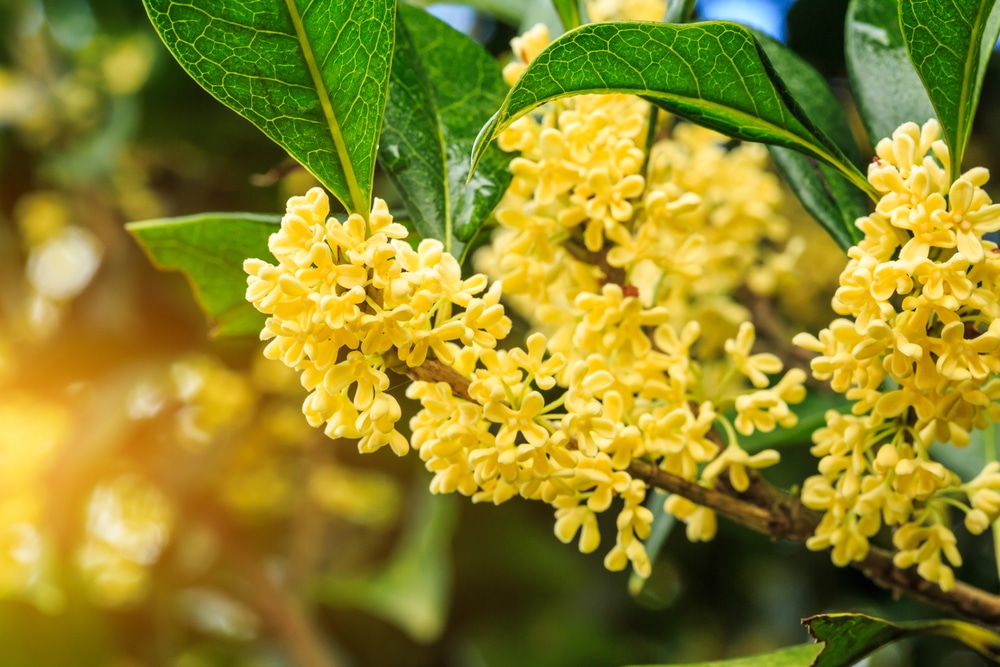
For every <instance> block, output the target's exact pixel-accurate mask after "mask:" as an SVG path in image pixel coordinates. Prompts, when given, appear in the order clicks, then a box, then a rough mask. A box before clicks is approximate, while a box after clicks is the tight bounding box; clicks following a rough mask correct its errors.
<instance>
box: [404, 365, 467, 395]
mask: <svg viewBox="0 0 1000 667" xmlns="http://www.w3.org/2000/svg"><path fill="white" fill-rule="evenodd" d="M406 375H407V376H408V377H409V378H410V379H411V380H419V381H423V382H447V383H448V384H450V385H451V390H452V391H453V392H455V395H456V396H461V397H462V398H464V399H465V400H467V401H471V400H472V397H470V396H469V384H470V383H469V379H468V378H467V377H465V376H464V375H462V374H461V373H459V372H458V371H456V370H455V369H453V368H450V367H448V366H445V365H444V364H442V363H441V362H440V361H438V360H437V359H427V360H426V361H424V363H422V364H420V365H419V366H414V367H413V368H407V369H406Z"/></svg>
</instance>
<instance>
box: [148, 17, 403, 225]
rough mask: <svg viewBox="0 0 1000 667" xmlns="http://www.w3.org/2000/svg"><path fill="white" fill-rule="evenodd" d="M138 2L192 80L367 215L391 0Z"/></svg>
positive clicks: (386, 67) (384, 79)
mask: <svg viewBox="0 0 1000 667" xmlns="http://www.w3.org/2000/svg"><path fill="white" fill-rule="evenodd" d="M144 2H145V4H146V10H147V11H148V13H149V17H150V19H151V20H152V22H153V25H154V26H155V28H156V30H157V32H159V34H160V37H161V38H162V39H163V41H164V42H165V43H166V45H167V48H168V49H170V51H171V53H173V54H174V56H175V57H176V58H177V60H178V61H179V62H180V64H181V66H183V67H184V69H185V70H187V72H188V74H190V75H191V76H192V78H194V80H195V81H197V82H198V83H199V84H201V85H202V86H203V87H204V88H205V90H207V91H208V92H209V93H211V94H212V95H213V96H214V97H215V98H216V99H218V100H219V101H220V102H222V103H223V104H225V105H226V106H228V107H229V108H231V109H233V110H234V111H236V112H237V113H239V114H240V115H242V116H244V117H245V118H247V119H248V120H249V121H250V122H252V123H253V124H254V125H256V126H257V127H259V128H260V129H261V130H262V131H263V132H264V134H266V135H267V136H269V137H270V138H271V139H273V140H274V141H276V142H277V143H278V144H279V145H280V146H281V147H282V148H284V149H285V150H287V151H288V153H289V154H290V155H291V156H292V157H294V158H295V159H296V160H298V161H299V162H301V163H302V165H303V166H305V167H306V168H307V169H308V170H309V171H311V172H312V173H313V174H314V175H315V176H316V177H317V178H318V179H319V180H320V181H321V182H322V183H323V184H324V185H325V186H326V187H327V188H328V189H329V190H330V192H331V193H333V195H334V196H335V197H337V199H339V200H340V201H341V203H343V205H344V206H345V208H346V209H347V210H348V211H351V212H356V213H361V214H362V215H363V216H365V217H367V216H368V211H369V209H370V207H371V192H372V178H373V174H374V170H375V150H376V146H377V145H378V138H379V132H380V130H381V127H382V113H383V111H384V109H385V101H386V91H387V88H388V80H389V63H390V60H391V56H392V45H393V34H394V30H393V29H394V25H395V21H394V19H395V2H394V1H393V0H356V1H353V2H340V0H233V1H232V2H202V3H192V2H188V1H186V0H185V1H181V0H144Z"/></svg>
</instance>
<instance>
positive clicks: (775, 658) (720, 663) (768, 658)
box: [648, 644, 823, 667]
mask: <svg viewBox="0 0 1000 667" xmlns="http://www.w3.org/2000/svg"><path fill="white" fill-rule="evenodd" d="M822 650H823V647H822V646H821V645H820V644H799V645H798V646H788V647H786V648H782V649H778V650H777V651H771V652H769V653H761V654H759V655H751V656H747V657H745V658H732V659H730V660H713V661H711V662H691V663H685V664H683V665H681V664H671V665H656V666H653V665H649V666H648V667H810V665H812V664H813V660H815V659H816V656H817V655H819V652H820V651H822Z"/></svg>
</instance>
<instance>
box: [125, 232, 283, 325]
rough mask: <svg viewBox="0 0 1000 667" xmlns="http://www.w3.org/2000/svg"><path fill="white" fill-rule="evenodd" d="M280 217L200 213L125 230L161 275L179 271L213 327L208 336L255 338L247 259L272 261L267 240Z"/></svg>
mask: <svg viewBox="0 0 1000 667" xmlns="http://www.w3.org/2000/svg"><path fill="white" fill-rule="evenodd" d="M280 224H281V217H280V216H276V215H257V214H254V213H204V214H201V215H192V216H187V217H183V218H163V219H159V220H147V221H145V222H133V223H130V224H128V225H126V226H125V228H126V229H127V230H128V231H129V232H130V233H131V234H132V236H134V237H135V239H136V241H138V242H139V245H141V246H142V248H143V250H145V251H146V254H148V255H149V258H150V260H152V262H153V264H155V265H156V266H157V267H158V268H160V269H162V270H165V271H181V272H182V273H183V274H184V275H185V277H186V278H187V279H188V282H189V283H190V284H191V288H192V289H193V290H194V293H195V296H196V297H197V299H198V303H199V304H200V305H201V308H202V310H204V311H205V314H206V315H208V317H209V318H211V319H212V320H213V321H214V322H215V328H214V329H213V330H212V335H214V336H219V337H227V336H256V335H258V334H260V330H261V329H263V328H264V319H265V318H264V315H262V314H261V313H259V312H257V310H256V309H255V308H254V307H253V305H251V304H250V303H248V302H247V300H246V291H247V275H246V273H244V272H243V260H244V259H246V258H247V257H260V258H268V257H271V254H270V251H269V250H268V249H267V239H268V237H269V236H270V235H271V234H272V233H273V232H276V231H277V230H278V228H279V225H280Z"/></svg>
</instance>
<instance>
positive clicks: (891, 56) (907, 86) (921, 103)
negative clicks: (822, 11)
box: [844, 0, 935, 144]
mask: <svg viewBox="0 0 1000 667" xmlns="http://www.w3.org/2000/svg"><path fill="white" fill-rule="evenodd" d="M898 5H899V0H852V2H851V4H850V5H849V6H848V8H847V27H846V30H845V38H844V42H845V43H844V47H845V49H846V51H847V53H846V57H847V73H848V75H849V76H850V79H851V88H852V89H853V90H854V97H855V99H856V100H857V103H858V111H859V112H860V113H861V119H862V121H864V124H865V129H867V130H868V136H869V138H871V141H872V144H876V143H878V141H879V140H880V139H882V138H884V137H890V136H892V133H893V131H895V129H896V128H897V127H899V126H900V125H902V124H903V123H905V122H907V121H912V122H914V123H917V124H918V125H921V124H923V123H924V122H925V121H927V120H928V119H929V118H934V117H935V116H934V107H932V106H931V101H930V99H929V98H928V97H927V91H925V90H924V86H923V84H922V83H921V82H920V77H919V76H917V72H916V70H914V69H913V65H912V64H910V56H909V55H908V54H907V52H906V45H905V44H904V43H903V33H902V32H901V31H900V28H899V9H898Z"/></svg>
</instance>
